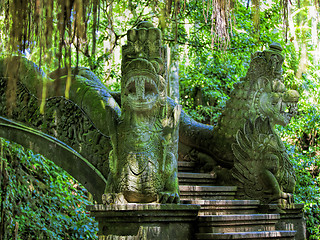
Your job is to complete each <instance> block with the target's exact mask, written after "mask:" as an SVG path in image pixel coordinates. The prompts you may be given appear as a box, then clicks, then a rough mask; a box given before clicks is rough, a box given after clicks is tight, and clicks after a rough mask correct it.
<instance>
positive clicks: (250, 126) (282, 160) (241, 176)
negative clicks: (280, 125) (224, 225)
mask: <svg viewBox="0 0 320 240" xmlns="http://www.w3.org/2000/svg"><path fill="white" fill-rule="evenodd" d="M236 140H237V142H236V143H234V144H232V150H233V153H234V155H235V157H236V159H235V162H234V167H233V168H232V171H231V172H232V175H233V177H234V178H235V179H236V180H237V181H238V188H239V189H238V192H239V193H238V197H239V196H240V197H241V198H246V199H247V198H248V197H249V198H252V199H258V200H260V201H261V203H270V202H273V201H275V202H276V203H280V204H287V203H289V204H290V203H292V201H293V199H292V193H293V190H294V186H295V181H296V177H295V174H294V169H293V167H292V164H291V163H290V160H289V156H288V154H287V152H286V148H285V146H284V145H283V143H282V141H281V139H280V138H279V136H278V135H277V134H276V133H275V132H274V130H273V129H272V127H271V125H270V121H269V119H268V118H266V119H264V120H262V118H261V117H258V118H257V119H256V120H255V122H254V123H252V122H251V121H250V120H247V122H246V123H245V125H244V128H243V129H242V130H239V131H238V133H237V136H236Z"/></svg>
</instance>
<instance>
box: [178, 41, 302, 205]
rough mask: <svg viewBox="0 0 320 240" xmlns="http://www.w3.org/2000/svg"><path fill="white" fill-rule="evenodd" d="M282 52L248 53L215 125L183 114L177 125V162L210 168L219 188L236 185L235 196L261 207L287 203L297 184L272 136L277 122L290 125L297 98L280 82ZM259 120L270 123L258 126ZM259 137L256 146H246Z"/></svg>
mask: <svg viewBox="0 0 320 240" xmlns="http://www.w3.org/2000/svg"><path fill="white" fill-rule="evenodd" d="M281 51H282V48H281V46H280V45H279V44H271V45H270V49H268V50H265V51H263V52H256V53H254V54H253V55H252V59H251V63H250V67H249V70H248V72H247V75H246V76H245V77H244V78H243V79H241V81H240V82H239V83H237V84H235V86H234V87H235V88H234V90H233V92H232V93H231V96H230V100H229V101H228V102H227V105H226V108H225V110H224V111H223V112H222V115H221V117H220V118H219V121H218V124H217V126H208V125H204V124H200V123H197V122H195V121H194V120H192V119H191V118H189V117H188V116H186V115H185V114H184V113H182V115H181V116H182V117H181V123H180V142H181V144H180V145H181V146H183V147H182V148H181V150H182V151H183V152H184V153H183V154H182V155H184V156H182V157H181V159H190V160H193V161H194V160H197V161H198V164H199V165H202V170H205V171H211V170H212V169H213V170H214V172H216V173H217V174H218V177H217V181H218V184H219V185H237V186H239V191H240V194H239V197H241V198H243V199H246V198H249V199H259V200H261V201H262V202H265V203H270V202H273V201H285V202H288V203H290V201H291V199H292V198H291V194H292V193H293V189H294V185H295V176H294V171H293V168H292V165H291V164H290V162H289V161H288V157H287V155H286V153H285V151H284V150H285V148H284V146H283V144H282V142H281V140H280V138H279V136H278V135H277V134H276V133H275V132H274V126H275V125H276V124H280V125H287V124H288V123H289V121H290V119H291V117H292V116H293V115H294V114H295V112H296V109H297V101H298V98H299V94H298V92H296V91H294V90H287V89H286V87H285V86H284V84H283V77H282V63H283V61H284V57H283V56H282V53H281ZM258 118H260V121H258V122H260V123H261V122H262V123H267V122H268V124H260V123H257V119H258ZM247 121H248V122H249V123H246V122H247ZM249 125H250V126H249ZM246 126H247V127H246ZM248 126H249V127H248ZM251 126H253V127H254V128H256V127H257V128H258V129H254V130H252V129H250V127H251ZM251 130H252V131H254V133H253V134H250V133H249V132H250V131H251ZM239 131H241V133H238V132H239ZM252 131H251V132H252ZM268 135H272V136H268ZM258 139H259V141H258V142H259V143H260V144H262V146H261V147H260V148H257V147H256V145H254V146H251V145H250V143H253V142H256V141H257V140H258ZM270 141H271V142H270ZM232 146H234V147H232ZM188 148H189V149H188ZM239 149H240V151H237V150H239ZM180 155H181V154H180ZM247 156H249V157H250V158H248V159H246V157H247ZM280 169H281V171H280ZM258 172H259V174H258ZM258 189H262V190H261V191H260V190H258Z"/></svg>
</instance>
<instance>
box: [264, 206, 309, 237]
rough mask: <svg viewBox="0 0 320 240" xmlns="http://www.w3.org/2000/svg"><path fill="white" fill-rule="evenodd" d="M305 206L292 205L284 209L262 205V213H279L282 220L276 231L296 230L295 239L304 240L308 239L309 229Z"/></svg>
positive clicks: (278, 223)
mask: <svg viewBox="0 0 320 240" xmlns="http://www.w3.org/2000/svg"><path fill="white" fill-rule="evenodd" d="M303 206H304V205H303V204H292V205H290V206H288V207H285V208H283V207H281V206H280V205H278V204H266V205H261V207H260V212H263V213H275V212H278V213H279V214H280V220H279V221H278V222H277V224H276V230H294V231H296V235H295V239H296V240H303V239H307V238H306V231H307V228H306V222H305V219H304V217H303ZM279 210H280V212H279Z"/></svg>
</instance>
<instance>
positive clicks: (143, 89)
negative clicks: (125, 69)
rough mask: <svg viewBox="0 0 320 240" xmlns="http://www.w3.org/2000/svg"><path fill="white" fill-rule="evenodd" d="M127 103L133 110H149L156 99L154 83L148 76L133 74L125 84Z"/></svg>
mask: <svg viewBox="0 0 320 240" xmlns="http://www.w3.org/2000/svg"><path fill="white" fill-rule="evenodd" d="M126 93H127V95H128V99H127V100H128V104H129V106H130V107H131V108H132V109H134V110H138V111H139V110H140V111H142V110H150V109H152V108H153V106H154V104H155V103H156V101H157V99H158V95H159V94H158V88H157V85H156V83H155V82H154V81H153V79H151V78H150V77H148V76H143V75H140V76H133V77H131V78H129V79H128V82H127V84H126Z"/></svg>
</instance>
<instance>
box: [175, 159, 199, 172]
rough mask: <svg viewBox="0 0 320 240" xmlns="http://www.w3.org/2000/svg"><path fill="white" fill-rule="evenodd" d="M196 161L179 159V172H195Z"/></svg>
mask: <svg viewBox="0 0 320 240" xmlns="http://www.w3.org/2000/svg"><path fill="white" fill-rule="evenodd" d="M195 165H196V164H195V162H187V161H178V171H179V172H194V169H195Z"/></svg>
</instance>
